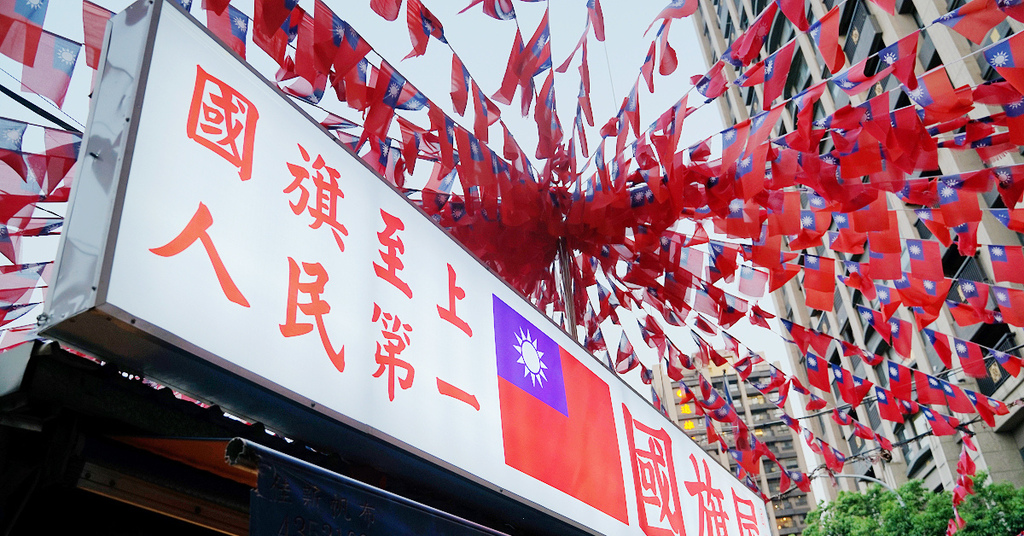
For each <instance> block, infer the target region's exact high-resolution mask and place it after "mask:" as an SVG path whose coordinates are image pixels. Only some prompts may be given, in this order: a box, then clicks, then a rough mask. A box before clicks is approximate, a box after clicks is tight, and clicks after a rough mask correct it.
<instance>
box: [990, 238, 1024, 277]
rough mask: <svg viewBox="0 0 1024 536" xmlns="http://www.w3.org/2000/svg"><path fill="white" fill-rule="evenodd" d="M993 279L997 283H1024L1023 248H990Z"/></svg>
mask: <svg viewBox="0 0 1024 536" xmlns="http://www.w3.org/2000/svg"><path fill="white" fill-rule="evenodd" d="M988 254H989V258H990V259H991V261H992V277H993V279H995V280H996V281H1009V282H1011V283H1024V270H1022V269H1021V267H1022V266H1024V251H1022V250H1021V246H988Z"/></svg>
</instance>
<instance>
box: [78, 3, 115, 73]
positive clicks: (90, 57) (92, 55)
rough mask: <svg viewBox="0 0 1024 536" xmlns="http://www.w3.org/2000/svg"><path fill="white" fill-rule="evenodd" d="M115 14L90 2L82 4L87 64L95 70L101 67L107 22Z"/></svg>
mask: <svg viewBox="0 0 1024 536" xmlns="http://www.w3.org/2000/svg"><path fill="white" fill-rule="evenodd" d="M113 16H114V12H113V11H110V10H109V9H105V8H102V7H100V6H97V5H96V4H94V3H92V2H90V1H89V0H84V1H83V2H82V27H83V32H84V35H85V64H86V65H88V66H89V67H92V68H93V69H95V68H97V67H99V64H100V50H101V49H102V48H103V34H104V32H105V31H106V28H107V21H108V20H110V17H113Z"/></svg>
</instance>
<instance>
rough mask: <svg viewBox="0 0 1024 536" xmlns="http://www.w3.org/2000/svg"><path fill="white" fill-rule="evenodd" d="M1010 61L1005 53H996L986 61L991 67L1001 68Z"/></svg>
mask: <svg viewBox="0 0 1024 536" xmlns="http://www.w3.org/2000/svg"><path fill="white" fill-rule="evenodd" d="M1009 61H1010V56H1009V55H1008V54H1007V53H1006V52H997V53H995V54H993V55H992V57H991V58H989V59H988V63H989V65H991V66H993V67H1002V66H1004V65H1006V64H1007V63H1008V62H1009Z"/></svg>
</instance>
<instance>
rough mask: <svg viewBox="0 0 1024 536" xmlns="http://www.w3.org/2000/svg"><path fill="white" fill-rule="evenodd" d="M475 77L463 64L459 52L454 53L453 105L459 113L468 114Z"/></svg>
mask: <svg viewBox="0 0 1024 536" xmlns="http://www.w3.org/2000/svg"><path fill="white" fill-rule="evenodd" d="M472 85H473V79H472V78H470V76H469V71H468V70H466V67H465V66H464V65H463V64H462V60H461V59H459V56H458V55H457V54H452V88H451V95H452V106H454V107H455V111H456V112H458V114H459V115H466V103H467V102H468V101H469V88H470V86H472Z"/></svg>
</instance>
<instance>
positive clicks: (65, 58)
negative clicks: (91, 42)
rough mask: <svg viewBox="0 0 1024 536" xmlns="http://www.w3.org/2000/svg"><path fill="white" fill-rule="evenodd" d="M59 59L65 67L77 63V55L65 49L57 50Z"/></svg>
mask: <svg viewBox="0 0 1024 536" xmlns="http://www.w3.org/2000/svg"><path fill="white" fill-rule="evenodd" d="M57 58H58V59H59V60H60V62H61V63H63V64H64V65H71V64H73V63H75V53H74V52H71V51H70V50H68V49H66V48H64V47H61V48H59V49H57Z"/></svg>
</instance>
